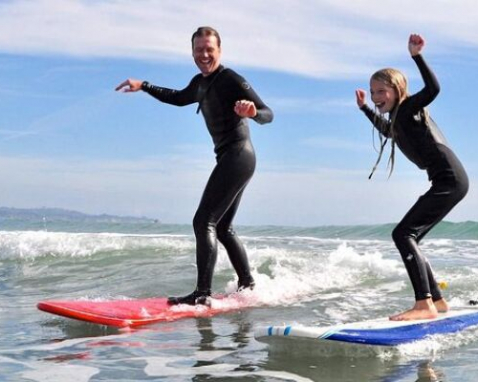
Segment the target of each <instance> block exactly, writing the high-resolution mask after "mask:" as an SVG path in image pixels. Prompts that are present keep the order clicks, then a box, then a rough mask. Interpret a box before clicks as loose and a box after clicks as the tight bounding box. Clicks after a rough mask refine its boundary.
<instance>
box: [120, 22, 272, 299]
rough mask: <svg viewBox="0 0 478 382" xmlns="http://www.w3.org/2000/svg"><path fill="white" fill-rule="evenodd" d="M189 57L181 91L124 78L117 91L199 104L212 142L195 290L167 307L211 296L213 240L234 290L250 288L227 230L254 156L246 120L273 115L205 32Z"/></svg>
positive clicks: (240, 250) (199, 216)
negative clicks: (188, 75) (232, 275)
mask: <svg viewBox="0 0 478 382" xmlns="http://www.w3.org/2000/svg"><path fill="white" fill-rule="evenodd" d="M192 48H193V57H194V61H195V63H196V65H197V66H198V68H199V70H200V71H201V73H200V74H198V75H196V76H195V77H194V78H193V79H192V80H191V82H190V83H189V85H188V86H187V87H186V88H185V89H183V90H172V89H167V88H163V87H159V86H154V85H151V84H149V83H148V82H146V81H139V80H134V79H128V80H126V81H124V82H123V83H122V84H120V85H119V86H118V87H117V88H116V90H123V91H126V92H134V91H139V90H143V91H145V92H147V93H148V94H150V95H151V96H153V97H155V98H156V99H158V100H159V101H161V102H166V103H169V104H172V105H176V106H185V105H189V104H192V103H198V108H197V112H199V111H201V112H202V114H203V116H204V119H205V121H206V125H207V128H208V130H209V133H210V134H211V136H212V139H213V142H214V151H215V153H216V161H217V164H216V167H215V168H214V171H213V172H212V174H211V176H210V178H209V181H208V183H207V185H206V188H205V190H204V193H203V196H202V198H201V202H200V204H199V207H198V210H197V212H196V215H195V216H194V220H193V226H194V233H195V236H196V262H197V285H196V289H195V290H194V291H193V292H192V293H191V294H189V295H186V296H183V297H170V298H169V303H170V304H191V305H194V304H197V303H201V304H204V303H206V301H207V297H208V296H210V295H211V284H212V277H213V273H214V266H215V264H216V259H217V241H218V240H219V242H221V244H222V245H224V247H225V248H226V251H227V254H228V256H229V259H230V260H231V263H232V265H233V267H234V269H235V271H236V273H237V275H238V277H239V282H238V289H243V288H251V289H252V288H253V287H254V279H253V278H252V275H251V272H250V268H249V262H248V259H247V254H246V251H245V249H244V247H243V245H242V243H241V241H240V240H239V238H238V237H237V235H236V233H235V232H234V230H233V228H232V221H233V219H234V216H235V214H236V212H237V209H238V207H239V203H240V201H241V197H242V194H243V192H244V189H245V188H246V186H247V183H248V182H249V180H250V179H251V177H252V175H253V173H254V169H255V165H256V157H255V153H254V148H253V147H252V143H251V140H250V135H249V126H248V122H247V118H252V119H253V120H254V121H256V122H258V123H260V124H263V123H269V122H271V121H272V118H273V115H272V111H271V110H270V109H269V108H268V107H267V106H266V105H265V104H264V102H262V100H261V99H260V98H259V96H258V95H257V94H256V93H255V92H254V90H253V89H252V88H251V86H250V85H249V84H248V83H247V81H246V80H245V79H244V78H242V77H241V76H239V75H238V74H237V73H235V72H234V71H232V70H231V69H227V68H224V67H223V66H222V65H221V64H220V57H221V39H220V37H219V34H218V33H217V31H215V30H214V29H212V28H210V27H201V28H199V29H198V30H197V31H196V32H195V33H194V34H193V36H192Z"/></svg>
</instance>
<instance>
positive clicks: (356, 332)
mask: <svg viewBox="0 0 478 382" xmlns="http://www.w3.org/2000/svg"><path fill="white" fill-rule="evenodd" d="M475 325H478V309H470V308H468V309H457V310H451V311H449V312H447V313H440V314H439V316H438V317H437V318H434V319H429V320H416V321H390V320H389V319H388V318H385V317H384V318H379V319H375V320H370V321H362V322H354V323H349V324H340V325H335V326H323V327H318V326H314V327H308V326H300V325H280V326H261V327H258V328H257V329H256V330H255V332H254V337H255V338H256V339H257V340H259V341H262V342H267V343H269V344H273V343H274V341H275V339H280V341H284V340H291V341H294V340H301V339H309V340H311V339H312V340H316V341H319V342H324V341H325V342H329V343H330V342H331V341H336V342H338V343H348V344H356V345H376V346H397V345H401V344H406V343H410V342H414V341H419V340H423V339H426V338H427V337H430V336H432V335H436V334H448V333H455V332H459V331H461V330H464V329H466V328H469V327H472V326H475Z"/></svg>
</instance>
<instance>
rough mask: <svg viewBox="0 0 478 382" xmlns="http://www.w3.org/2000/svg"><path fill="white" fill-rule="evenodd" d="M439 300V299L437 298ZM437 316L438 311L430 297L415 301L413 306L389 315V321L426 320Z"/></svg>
mask: <svg viewBox="0 0 478 382" xmlns="http://www.w3.org/2000/svg"><path fill="white" fill-rule="evenodd" d="M439 301H441V300H439ZM436 317H438V311H437V308H436V307H435V304H434V303H433V301H432V299H431V298H427V299H426V300H419V301H417V302H415V306H414V307H413V308H412V309H410V310H407V311H405V312H402V313H399V314H395V315H393V316H390V317H389V318H390V320H391V321H412V320H427V319H431V318H436Z"/></svg>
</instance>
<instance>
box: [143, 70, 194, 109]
mask: <svg viewBox="0 0 478 382" xmlns="http://www.w3.org/2000/svg"><path fill="white" fill-rule="evenodd" d="M197 83H198V81H197V80H196V77H194V78H193V79H192V80H191V82H190V83H189V85H188V86H187V87H186V88H184V89H183V90H174V89H168V88H163V87H161V86H156V85H152V84H150V83H149V82H147V81H144V82H143V83H142V85H141V90H143V91H145V92H146V93H148V94H149V95H150V96H152V97H154V98H156V99H157V100H159V101H161V102H164V103H168V104H170V105H175V106H186V105H190V104H192V103H194V102H197V93H198V92H197V89H198V85H197Z"/></svg>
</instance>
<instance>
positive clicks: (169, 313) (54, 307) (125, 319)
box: [37, 293, 251, 328]
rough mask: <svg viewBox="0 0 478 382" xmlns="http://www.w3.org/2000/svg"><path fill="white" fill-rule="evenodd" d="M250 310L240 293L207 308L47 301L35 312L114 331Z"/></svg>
mask: <svg viewBox="0 0 478 382" xmlns="http://www.w3.org/2000/svg"><path fill="white" fill-rule="evenodd" d="M247 306H251V305H250V304H247V301H246V299H245V296H241V294H240V293H236V294H232V295H230V296H222V295H219V296H215V297H214V298H213V299H211V306H206V305H196V306H191V305H184V304H181V305H169V304H168V302H167V298H165V297H160V298H148V299H134V300H108V301H95V300H47V301H40V302H39V303H38V304H37V308H38V309H40V310H42V311H44V312H48V313H52V314H55V315H59V316H63V317H68V318H74V319H77V320H82V321H87V322H92V323H95V324H101V325H109V326H116V327H123V328H124V327H135V326H140V325H147V324H152V323H156V322H164V321H175V320H179V319H182V318H191V317H211V316H214V315H216V314H220V313H227V312H231V311H234V310H240V309H243V308H246V307H247Z"/></svg>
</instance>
